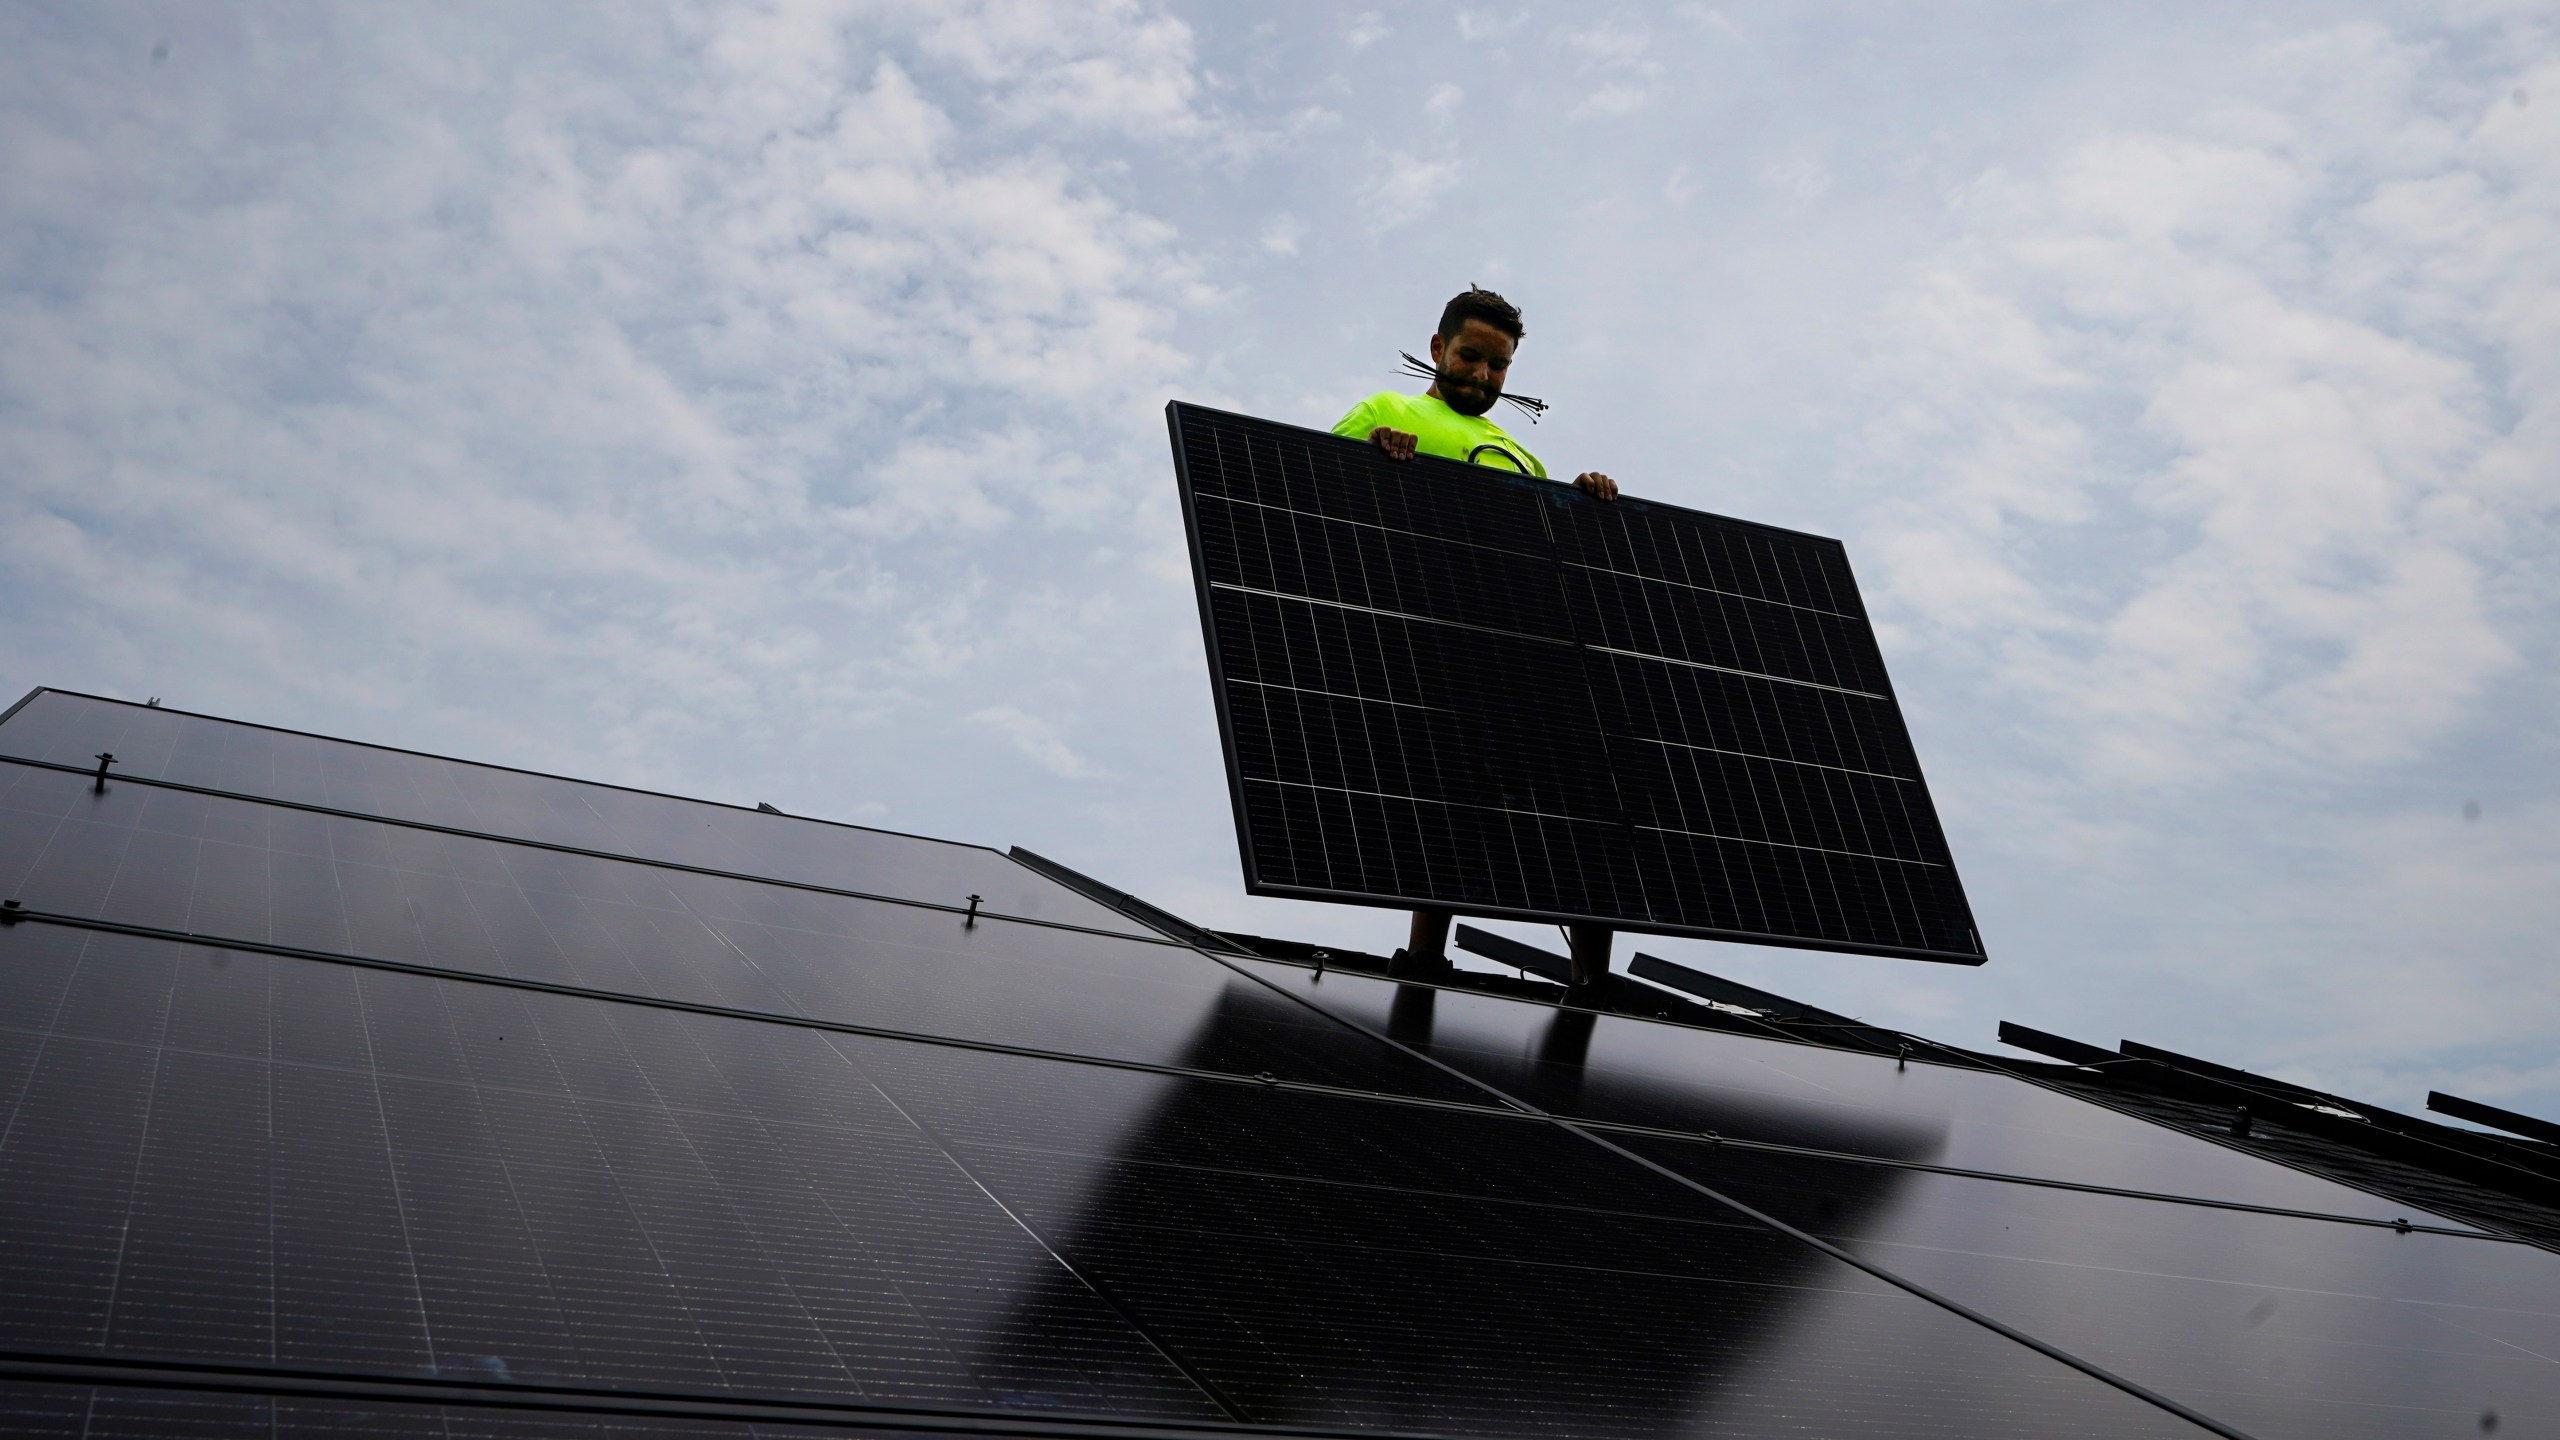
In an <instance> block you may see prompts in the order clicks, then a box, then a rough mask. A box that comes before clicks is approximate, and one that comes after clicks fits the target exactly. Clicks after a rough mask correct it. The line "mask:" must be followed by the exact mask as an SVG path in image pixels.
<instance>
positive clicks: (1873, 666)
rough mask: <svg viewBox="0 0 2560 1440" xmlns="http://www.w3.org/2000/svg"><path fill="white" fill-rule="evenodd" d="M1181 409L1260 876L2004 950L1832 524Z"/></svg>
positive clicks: (1746, 932) (1194, 535)
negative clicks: (1754, 518)
mask: <svg viewBox="0 0 2560 1440" xmlns="http://www.w3.org/2000/svg"><path fill="white" fill-rule="evenodd" d="M1168 414H1169V417H1170V423H1171V426H1172V431H1173V451H1174V468H1175V472H1176V475H1177V477H1178V479H1179V481H1180V484H1181V489H1182V500H1183V514H1184V518H1185V521H1186V523H1187V525H1188V527H1189V533H1190V539H1191V552H1192V564H1193V569H1194V573H1195V575H1196V577H1197V579H1198V582H1199V591H1200V606H1201V616H1202V622H1203V625H1204V628H1205V630H1206V632H1207V640H1208V652H1209V667H1210V674H1211V680H1212V683H1213V685H1214V687H1215V691H1216V695H1217V700H1218V717H1219V727H1220V731H1221V733H1222V735H1223V738H1224V740H1225V743H1226V753H1227V773H1228V780H1229V785H1230V789H1231V792H1232V795H1233V798H1234V802H1235V810H1236V830H1237V836H1238V840H1239V843H1240V845H1241V848H1242V850H1243V856H1244V867H1245V882H1246V888H1247V889H1249V890H1251V891H1253V892H1254V893H1256V894H1264V895H1285V896H1292V897H1297V898H1302V899H1319V900H1335V901H1347V902H1351V903H1355V904H1371V905H1391V906H1418V907H1431V908H1438V909H1447V910H1453V911H1458V912H1461V913H1466V914H1481V915H1510V916H1519V917H1523V918H1533V919H1555V920H1569V921H1588V922H1598V923H1603V924H1609V925H1614V926H1618V927H1621V928H1625V929H1631V930H1642V931H1652V932H1656V933H1661V934H1674V935H1697V936H1705V937H1711V938H1715V939H1722V940H1740V941H1748V942H1754V943H1761V944H1776V945H1791V946H1799V947H1803V948H1807V949H1821V950H1846V951H1857V952H1863V953H1870V954H1880V955H1900V956H1908V957H1912V958H1917V959H1927V960H1942V961H1952V962H1956V963H1959V964H1980V963H1981V962H1982V959H1983V952H1982V945H1981V941H1980V938H1979V936H1978V935H1977V934H1976V933H1975V929H1974V921H1973V915H1972V911H1971V909H1970V908H1969V907H1968V906H1967V905H1966V903H1965V898H1964V887H1963V885H1962V883H1961V881H1959V879H1958V878H1957V875H1956V870H1955V865H1954V861H1953V859H1952V857H1951V856H1950V855H1949V853H1948V850H1947V842H1946V837H1945V834H1944V833H1943V832H1942V830H1941V829H1940V827H1939V824H1938V819H1937V813H1936V810H1935V809H1934V807H1933V806H1932V805H1931V803H1930V799H1929V792H1928V787H1927V785H1926V784H1925V783H1924V782H1923V780H1922V778H1921V774H1920V766H1919V761H1918V758H1917V757H1916V755H1915V754H1914V753H1913V751H1912V746H1911V739H1910V735H1909V733H1908V731H1907V730H1906V728H1905V727H1904V725H1903V720H1902V714H1901V711H1900V709H1899V707H1898V706H1897V705H1896V704H1895V702H1894V698H1893V690H1892V686H1891V684H1890V683H1889V682H1888V681H1887V679H1886V677H1885V669H1884V661H1883V657H1882V655H1881V653H1880V652H1879V651H1878V649H1877V647H1876V640H1875V633H1874V630H1873V628H1872V627H1871V626H1870V625H1869V623H1868V621H1867V616H1866V610H1865V607H1864V606H1863V605H1862V604H1861V603H1860V601H1859V598H1858V588H1857V583H1856V581H1855V580H1854V579H1853V578H1852V577H1851V575H1850V573H1849V564H1848V559H1847V557H1846V555H1845V554H1844V553H1843V551H1842V547H1841V545H1840V543H1839V542H1838V541H1836V540H1828V539H1824V538H1821V537H1819V536H1813V535H1805V534H1800V533H1797V532H1795V531H1790V530H1780V529H1777V528H1774V527H1771V526H1766V525H1755V524H1752V523H1749V522H1747V521H1741V520H1732V519H1727V518H1725V517H1723V516H1718V515H1708V514H1703V513H1701V512H1698V511H1694V510H1685V509H1682V508H1680V507H1678V506H1673V505H1664V504H1660V503H1656V502H1652V501H1646V500H1640V499H1632V498H1629V499H1621V500H1618V501H1615V502H1601V501H1597V500H1593V499H1591V498H1589V497H1587V496H1585V495H1583V494H1582V493H1581V492H1579V491H1577V490H1575V489H1573V488H1572V487H1571V486H1567V485H1559V484H1554V483H1552V482H1548V481H1543V480H1536V479H1532V478H1530V477H1527V476H1520V475H1512V474H1509V473H1507V472H1502V471H1497V470H1493V469H1490V468H1485V467H1477V466H1467V465H1459V464H1457V463H1455V462H1452V461H1448V460H1442V459H1438V458H1434V457H1430V456H1419V457H1416V458H1415V459H1413V460H1410V461H1405V462H1402V463H1398V462H1394V461H1390V460H1388V459H1387V458H1386V457H1385V456H1384V455H1382V454H1380V453H1379V452H1378V451H1377V449H1376V448H1375V447H1374V446H1370V445H1366V444H1363V443H1360V442H1358V441H1353V440H1347V439H1344V438H1342V437H1340V436H1336V435H1329V434H1324V433H1322V432H1318V431H1312V430H1306V429H1301V428H1299V427H1297V426H1292V425H1281V424H1276V423H1274V422H1271V421H1267V420H1258V419H1254V418H1251V417H1248V416H1242V415H1232V414H1227V413H1224V412H1221V411H1216V410H1207V409H1202V408H1200V407H1198V406H1192V405H1183V404H1180V403H1176V404H1174V405H1173V406H1171V407H1170V408H1169V411H1168Z"/></svg>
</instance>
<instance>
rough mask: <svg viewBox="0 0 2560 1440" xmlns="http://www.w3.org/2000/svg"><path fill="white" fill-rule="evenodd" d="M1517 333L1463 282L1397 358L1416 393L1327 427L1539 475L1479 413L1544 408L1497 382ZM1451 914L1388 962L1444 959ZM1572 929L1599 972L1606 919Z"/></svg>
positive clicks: (1396, 448) (1583, 978)
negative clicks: (1430, 329)
mask: <svg viewBox="0 0 2560 1440" xmlns="http://www.w3.org/2000/svg"><path fill="white" fill-rule="evenodd" d="M1520 336H1521V325H1520V311H1519V308H1518V307H1517V306H1514V305H1513V304H1512V303H1511V302H1510V301H1508V300H1505V299H1503V298H1502V297H1501V296H1499V295H1497V294H1495V293H1493V292H1492V291H1490V290H1486V289H1483V288H1481V287H1479V286H1474V285H1470V286H1468V287H1467V288H1466V289H1465V290H1464V291H1463V292H1461V293H1460V294H1458V295H1457V296H1456V297H1454V298H1453V299H1451V300H1450V301H1449V303H1448V304H1447V305H1445V306H1442V307H1441V310H1440V329H1439V331H1438V332H1437V333H1436V334H1434V335H1433V336H1432V337H1431V363H1430V364H1428V365H1426V364H1424V363H1423V362H1421V361H1420V360H1417V359H1415V358H1414V357H1413V356H1411V355H1407V356H1405V357H1404V361H1405V365H1406V367H1407V368H1408V369H1410V370H1411V371H1412V372H1413V373H1414V374H1415V375H1416V376H1417V377H1428V378H1429V379H1430V381H1431V388H1430V389H1428V390H1425V391H1424V392H1422V393H1421V394H1419V395H1406V394H1401V393H1399V392H1397V391H1393V390H1381V391H1379V392H1378V393H1377V394H1375V395H1372V396H1370V397H1369V398H1368V399H1366V400H1363V401H1361V402H1360V403H1359V404H1357V405H1354V406H1352V407H1351V413H1350V414H1348V415H1345V416H1343V417H1342V419H1341V420H1339V421H1338V422H1336V423H1335V425H1334V427H1333V433H1334V434H1336V435H1347V436H1350V437H1351V438H1352V439H1354V440H1367V441H1369V442H1370V443H1372V444H1374V445H1376V446H1377V447H1378V448H1379V449H1381V450H1383V451H1385V452H1386V453H1387V458H1388V459H1390V460H1410V459H1412V458H1413V457H1414V456H1415V455H1416V454H1423V455H1438V456H1442V457H1445V458H1447V459H1450V460H1459V461H1463V462H1465V463H1467V464H1470V465H1493V466H1499V467H1505V468H1508V469H1511V470H1515V471H1518V472H1519V473H1520V474H1523V475H1534V476H1536V477H1538V478H1539V479H1541V480H1543V479H1545V478H1547V467H1546V466H1544V465H1542V464H1540V463H1539V462H1538V457H1537V456H1535V455H1532V454H1530V453H1529V447H1528V446H1526V445H1523V444H1521V443H1520V442H1519V441H1517V440H1515V439H1513V438H1511V436H1510V435H1509V434H1508V433H1507V432H1505V431H1504V430H1503V428H1502V427H1501V426H1499V425H1497V424H1495V423H1493V422H1492V421H1491V420H1488V419H1486V418H1485V414H1486V412H1487V411H1490V410H1491V409H1493V405H1494V402H1495V401H1497V400H1508V401H1510V402H1511V403H1512V404H1513V405H1515V406H1517V407H1519V408H1520V409H1521V410H1523V411H1526V412H1527V413H1528V414H1529V415H1531V416H1532V417H1534V416H1536V415H1537V414H1538V412H1540V411H1542V410H1544V409H1546V408H1547V402H1545V401H1544V400H1540V399H1538V398H1536V397H1534V396H1530V395H1506V394H1504V393H1503V392H1502V382H1503V381H1504V379H1505V378H1507V377H1508V375H1509V373H1510V370H1511V355H1512V352H1513V351H1514V350H1516V349H1518V348H1519V345H1520ZM1573 483H1574V486H1575V488H1577V489H1580V490H1582V491H1583V492H1585V493H1587V494H1589V495H1592V496H1595V497H1597V498H1599V499H1602V500H1615V499H1617V498H1618V482H1617V481H1615V480H1612V479H1610V478H1609V477H1608V476H1606V475H1603V474H1601V473H1600V472H1599V471H1597V470H1586V471H1584V472H1583V473H1582V474H1580V475H1577V476H1575V477H1574V479H1573ZM1454 918H1455V917H1454V916H1452V915H1451V913H1450V912H1449V911H1446V910H1433V909H1417V910H1415V911H1414V912H1413V933H1412V935H1411V937H1410V940H1409V942H1408V944H1407V945H1406V947H1405V949H1404V950H1403V951H1401V952H1399V955H1398V964H1397V969H1398V970H1399V971H1400V972H1401V971H1405V970H1409V969H1410V970H1429V969H1432V968H1436V967H1437V966H1439V965H1443V964H1446V963H1447V962H1446V960H1445V959H1443V957H1444V956H1445V955H1446V954H1447V953H1448V943H1449V926H1450V922H1451V920H1452V919H1454ZM1571 939H1572V950H1573V978H1574V982H1575V983H1576V984H1577V985H1583V984H1589V983H1591V982H1593V981H1595V980H1597V979H1598V978H1599V977H1600V976H1602V975H1605V974H1607V973H1608V968H1609V960H1608V955H1609V943H1610V931H1609V928H1608V927H1607V926H1603V925H1576V926H1574V927H1573V929H1572V931H1571Z"/></svg>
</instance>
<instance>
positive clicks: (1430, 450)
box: [1333, 390, 1547, 480]
mask: <svg viewBox="0 0 2560 1440" xmlns="http://www.w3.org/2000/svg"><path fill="white" fill-rule="evenodd" d="M1381 425H1384V426H1386V427H1387V428H1388V429H1390V430H1402V431H1404V432H1405V433H1407V434H1409V435H1411V436H1413V437H1414V447H1413V448H1414V449H1416V450H1418V451H1420V452H1422V453H1423V454H1425V455H1444V456H1447V457H1448V458H1449V459H1452V460H1464V461H1466V462H1468V463H1470V464H1474V465H1491V466H1494V467H1495V468H1497V469H1503V470H1519V471H1523V472H1525V473H1527V474H1531V475H1535V476H1537V477H1538V478H1539V479H1541V480H1544V479H1545V478H1547V467H1546V466H1544V465H1541V464H1539V463H1538V457H1537V456H1535V455H1532V454H1530V453H1529V447H1528V446H1526V445H1523V444H1521V443H1520V442H1519V441H1517V440H1514V439H1512V438H1511V437H1510V436H1509V435H1506V434H1504V433H1503V430H1502V427H1501V426H1499V425H1496V424H1494V423H1493V422H1492V421H1490V420H1487V419H1485V418H1484V417H1483V416H1481V415H1461V414H1459V413H1458V412H1457V411H1455V410H1452V409H1450V408H1449V407H1448V405H1447V404H1446V403H1444V402H1443V401H1442V400H1441V399H1440V397H1439V396H1437V395H1400V394H1397V393H1396V392H1395V391H1393V390H1381V391H1379V392H1378V393H1377V394H1375V395H1372V396H1370V397H1369V398H1368V399H1366V400H1363V401H1361V402H1360V403H1359V404H1357V405H1354V406H1352V407H1351V413H1350V414H1348V415H1345V416H1343V417H1342V418H1341V419H1340V420H1339V421H1337V422H1335V424H1334V427H1333V433H1334V434H1336V435H1348V436H1350V437H1351V438H1352V439H1354V440H1366V439H1368V438H1369V432H1370V431H1372V430H1375V429H1377V428H1378V427H1379V426H1381Z"/></svg>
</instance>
